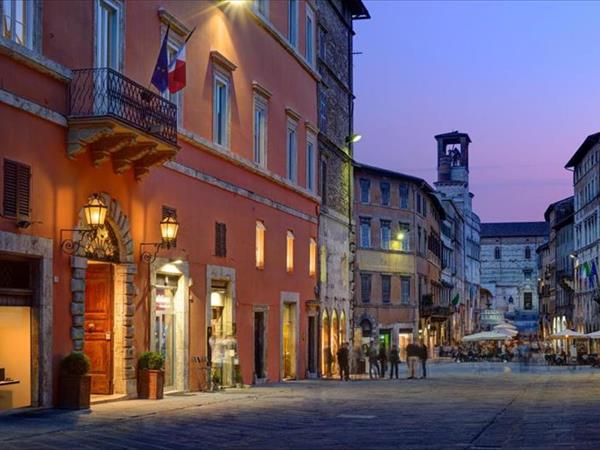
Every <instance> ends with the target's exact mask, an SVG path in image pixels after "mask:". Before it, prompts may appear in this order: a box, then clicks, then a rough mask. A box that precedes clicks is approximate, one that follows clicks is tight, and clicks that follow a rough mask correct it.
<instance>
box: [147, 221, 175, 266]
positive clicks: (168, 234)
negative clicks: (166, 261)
mask: <svg viewBox="0 0 600 450" xmlns="http://www.w3.org/2000/svg"><path fill="white" fill-rule="evenodd" d="M178 231H179V222H177V219H175V217H173V216H167V217H165V218H164V219H163V220H161V222H160V237H161V239H162V240H161V241H160V242H143V243H142V244H140V249H141V254H142V255H141V258H142V261H144V262H145V263H148V264H152V263H153V262H154V261H155V260H156V255H157V254H158V252H159V251H160V250H161V249H163V248H164V249H167V250H168V249H170V248H171V247H173V246H174V244H175V240H176V239H177V232H178ZM144 246H146V247H148V246H150V247H154V252H153V253H152V252H149V251H144Z"/></svg>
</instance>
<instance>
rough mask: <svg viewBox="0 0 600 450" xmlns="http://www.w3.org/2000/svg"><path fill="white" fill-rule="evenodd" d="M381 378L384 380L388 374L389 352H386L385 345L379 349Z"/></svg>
mask: <svg viewBox="0 0 600 450" xmlns="http://www.w3.org/2000/svg"><path fill="white" fill-rule="evenodd" d="M379 369H380V373H379V377H380V378H384V377H385V373H386V372H387V352H386V351H385V344H381V346H380V347H379Z"/></svg>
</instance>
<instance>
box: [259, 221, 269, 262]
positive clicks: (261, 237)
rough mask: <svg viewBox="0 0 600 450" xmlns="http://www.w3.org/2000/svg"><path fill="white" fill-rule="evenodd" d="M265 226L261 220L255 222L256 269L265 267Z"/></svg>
mask: <svg viewBox="0 0 600 450" xmlns="http://www.w3.org/2000/svg"><path fill="white" fill-rule="evenodd" d="M266 230H267V229H266V228H265V224H264V223H263V222H262V221H261V220H257V221H256V268H257V269H264V267H265V231H266Z"/></svg>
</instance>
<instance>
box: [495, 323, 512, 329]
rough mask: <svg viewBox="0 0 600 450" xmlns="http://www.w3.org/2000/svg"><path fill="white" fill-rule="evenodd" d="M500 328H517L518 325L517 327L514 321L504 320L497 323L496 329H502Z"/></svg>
mask: <svg viewBox="0 0 600 450" xmlns="http://www.w3.org/2000/svg"><path fill="white" fill-rule="evenodd" d="M500 328H505V329H509V330H516V329H517V327H515V326H514V325H513V324H512V323H508V322H503V323H499V324H498V325H496V326H495V327H494V330H497V329H500Z"/></svg>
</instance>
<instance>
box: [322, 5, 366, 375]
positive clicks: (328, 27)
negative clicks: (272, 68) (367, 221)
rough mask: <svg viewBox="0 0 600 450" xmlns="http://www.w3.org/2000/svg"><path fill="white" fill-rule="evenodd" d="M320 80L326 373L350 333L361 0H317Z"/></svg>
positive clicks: (334, 366) (323, 369)
mask: <svg viewBox="0 0 600 450" xmlns="http://www.w3.org/2000/svg"><path fill="white" fill-rule="evenodd" d="M317 14H318V52H317V67H318V70H319V74H320V75H321V79H320V81H319V88H318V89H319V90H318V97H319V100H318V101H319V104H318V107H319V123H318V125H319V135H318V146H319V154H320V161H319V169H320V193H321V209H320V211H319V267H320V280H319V301H320V304H319V307H320V309H319V311H320V320H319V324H320V327H319V329H320V333H319V335H320V352H319V353H320V356H321V358H320V359H321V368H320V369H321V370H320V371H321V373H323V374H326V375H331V373H332V371H336V370H337V364H333V361H334V359H335V355H336V353H337V350H338V348H339V346H340V344H341V343H343V342H345V341H347V340H349V339H350V338H351V330H352V327H351V320H352V309H351V305H352V295H353V286H354V283H353V280H352V274H351V270H350V267H351V265H352V261H353V257H354V256H353V253H352V252H351V250H350V244H351V242H352V240H353V237H352V236H353V235H352V200H351V199H352V144H353V142H352V141H353V139H352V136H353V133H354V131H353V110H354V94H353V91H352V86H353V83H352V70H353V64H352V60H353V54H352V52H353V46H352V39H353V36H354V30H353V24H352V23H353V21H354V20H359V19H368V18H369V12H368V11H367V9H366V8H365V6H364V5H363V3H362V1H360V0H338V1H334V0H322V1H319V2H317Z"/></svg>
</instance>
